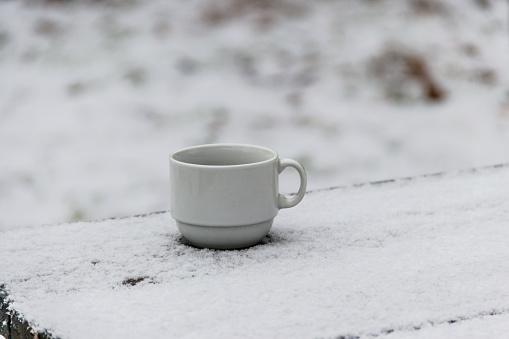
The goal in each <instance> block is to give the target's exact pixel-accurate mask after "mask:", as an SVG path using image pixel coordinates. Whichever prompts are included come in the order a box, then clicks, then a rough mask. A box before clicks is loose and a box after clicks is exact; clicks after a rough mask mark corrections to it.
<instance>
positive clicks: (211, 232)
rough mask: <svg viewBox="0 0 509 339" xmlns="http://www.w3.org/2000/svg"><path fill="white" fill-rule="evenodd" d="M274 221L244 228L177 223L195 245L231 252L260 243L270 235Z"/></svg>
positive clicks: (181, 231)
mask: <svg viewBox="0 0 509 339" xmlns="http://www.w3.org/2000/svg"><path fill="white" fill-rule="evenodd" d="M273 221H274V219H270V220H268V221H265V222H261V223H258V224H251V225H243V226H225V227H221V226H201V225H192V224H186V223H183V222H180V221H177V226H178V228H179V231H180V233H182V235H183V236H184V237H185V238H186V239H187V240H188V241H189V242H190V243H191V244H192V245H193V246H196V247H201V248H213V249H221V250H231V249H238V248H246V247H250V246H253V245H256V244H258V243H260V242H261V241H262V240H263V238H264V237H265V236H266V235H267V233H269V231H270V229H271V227H272V223H273Z"/></svg>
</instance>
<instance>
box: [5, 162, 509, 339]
mask: <svg viewBox="0 0 509 339" xmlns="http://www.w3.org/2000/svg"><path fill="white" fill-rule="evenodd" d="M0 257H1V258H2V259H1V260H0V285H1V288H0V291H1V292H0V302H1V305H2V306H1V312H0V317H1V318H0V333H1V334H2V335H3V336H4V337H6V338H9V339H10V338H36V337H37V338H41V337H42V338H49V337H50V336H53V337H61V338H73V339H79V338H90V337H92V338H140V337H146V338H170V337H175V338H182V337H209V338H210V337H212V338H228V337H253V338H259V337H292V338H293V337H297V338H310V337H344V338H349V337H352V338H353V337H372V336H380V335H386V336H389V337H390V338H399V337H412V338H414V337H415V338H417V337H422V338H425V337H440V336H442V337H451V336H452V337H454V336H459V335H461V336H464V337H482V336H484V335H486V334H487V335H492V336H494V337H497V336H502V335H507V332H508V331H509V325H508V324H509V166H507V165H499V166H493V167H488V168H481V169H472V170H465V171H457V172H448V173H440V174H434V175H428V176H420V177H414V178H403V179H395V180H388V181H384V182H378V183H369V184H362V185H353V186H344V187H334V188H328V189H323V190H316V191H312V192H308V194H307V195H306V197H305V198H304V200H303V202H302V203H301V204H300V205H298V206H297V207H295V208H293V209H289V210H283V211H280V214H279V215H278V217H277V218H276V221H275V224H274V226H273V229H272V231H271V233H270V236H269V237H268V238H267V239H265V241H264V242H263V243H262V244H260V245H257V246H254V247H252V248H249V249H244V250H234V251H214V250H207V249H196V248H193V247H190V246H188V245H186V244H184V243H183V241H182V240H181V239H180V236H179V234H178V231H177V229H176V227H175V223H174V221H173V220H172V219H171V217H170V215H169V213H166V212H159V213H151V214H146V215H141V216H136V217H130V218H120V219H110V220H102V221H95V222H81V223H72V224H61V225H45V226H34V227H27V228H19V229H12V230H8V231H4V232H2V233H0ZM25 320H26V321H25ZM27 321H28V322H27Z"/></svg>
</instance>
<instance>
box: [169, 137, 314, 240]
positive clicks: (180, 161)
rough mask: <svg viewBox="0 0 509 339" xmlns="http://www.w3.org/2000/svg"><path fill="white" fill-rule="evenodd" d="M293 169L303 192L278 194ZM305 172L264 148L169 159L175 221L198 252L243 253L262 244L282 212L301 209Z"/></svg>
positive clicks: (206, 148) (233, 147)
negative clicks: (200, 249)
mask: <svg viewBox="0 0 509 339" xmlns="http://www.w3.org/2000/svg"><path fill="white" fill-rule="evenodd" d="M287 167H293V168H295V169H296V170H297V172H298V173H299V176H300V187H299V190H298V192H297V194H295V195H294V196H292V197H287V196H284V195H282V194H280V193H279V180H278V176H279V174H280V173H281V172H282V171H283V170H284V169H285V168H287ZM306 183H307V179H306V172H305V171H304V168H303V167H302V165H301V164H299V163H298V162H296V161H295V160H291V159H280V158H279V156H278V154H277V153H276V152H275V151H273V150H271V149H269V148H266V147H261V146H254V145H244V144H209V145H201V146H193V147H188V148H184V149H181V150H179V151H176V152H175V153H173V154H171V155H170V192H171V215H172V217H173V218H174V219H175V220H176V223H177V226H178V229H179V230H180V233H181V234H182V235H183V236H184V238H185V239H187V240H188V241H189V242H190V243H191V244H192V245H194V246H196V247H205V248H215V249H235V248H245V247H249V246H253V245H255V244H258V243H259V242H260V241H262V239H263V238H264V237H265V236H266V235H267V234H268V232H269V231H270V229H271V227H272V224H273V221H274V217H275V216H276V215H277V213H278V211H279V210H280V209H282V208H289V207H293V206H295V205H297V204H298V203H299V202H300V201H301V200H302V198H303V197H304V194H305V192H306Z"/></svg>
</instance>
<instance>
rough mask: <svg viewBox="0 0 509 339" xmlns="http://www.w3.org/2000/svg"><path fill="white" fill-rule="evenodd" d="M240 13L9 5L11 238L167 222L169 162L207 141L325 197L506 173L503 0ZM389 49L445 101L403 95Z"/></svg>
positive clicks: (6, 160)
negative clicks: (255, 159)
mask: <svg viewBox="0 0 509 339" xmlns="http://www.w3.org/2000/svg"><path fill="white" fill-rule="evenodd" d="M234 2H235V1H234V0H228V1H221V2H217V1H206V0H194V1H186V2H181V1H164V0H153V1H128V2H120V1H114V0H107V1H104V2H98V3H96V2H93V1H75V2H74V1H73V2H70V3H69V4H66V3H64V4H62V3H59V2H56V3H53V4H48V3H46V2H45V1H39V2H36V3H34V2H30V1H3V2H1V3H0V207H1V213H0V229H4V230H7V229H11V228H17V227H24V226H28V225H40V224H51V223H59V222H69V221H78V220H93V219H100V218H107V217H113V216H124V215H134V214H138V213H146V212H148V211H158V210H167V209H168V206H169V201H168V200H169V197H168V195H169V194H168V155H169V154H170V153H171V152H173V151H175V150H177V149H179V148H182V147H185V146H190V145H194V144H201V143H210V142H241V143H253V144H260V145H264V146H268V147H270V148H273V149H275V150H277V151H278V152H279V153H280V155H281V156H282V157H289V158H295V159H296V160H299V161H301V162H302V163H303V164H304V166H305V167H306V168H307V171H308V174H309V186H310V188H312V189H313V188H320V187H329V186H334V185H341V184H350V183H355V182H365V181H372V180H379V179H387V178H393V177H399V176H408V175H416V174H422V173H428V172H434V171H439V170H447V169H458V168H468V167H473V166H481V165H488V164H495V163H504V162H507V161H509V148H508V147H507V145H508V144H509V97H508V93H507V86H506V84H507V83H508V80H509V62H508V60H507V56H508V55H509V48H508V46H509V45H508V43H507V31H508V26H507V2H506V1H502V0H492V1H488V3H489V4H491V5H490V6H489V8H487V9H482V8H480V6H479V5H477V4H476V3H477V2H476V1H459V2H450V3H447V4H444V5H442V7H440V6H438V8H431V9H429V10H422V9H421V10H418V9H416V8H414V7H415V5H412V4H415V3H418V2H416V1H413V2H410V1H404V0H399V1H390V0H382V1H353V0H345V1H339V2H335V1H315V2H313V4H310V3H309V2H304V1H286V0H278V1H276V3H277V5H276V6H275V7H274V9H273V11H270V10H269V11H267V10H263V8H261V9H260V8H258V7H256V1H246V2H245V3H247V4H248V5H246V6H248V7H247V9H246V8H244V9H242V7H237V9H235V7H234V6H231V5H229V4H231V3H234ZM424 2H426V1H424ZM249 4H251V6H252V7H249V6H250V5H249ZM239 8H240V9H239ZM391 50H397V51H405V52H408V53H410V54H416V55H419V56H420V57H422V58H424V60H426V62H427V65H428V67H429V69H430V72H431V74H432V77H433V78H434V79H435V80H436V81H437V82H438V83H439V84H440V86H442V87H443V88H445V89H446V90H447V93H448V94H447V98H446V99H445V100H444V101H442V102H440V103H430V102H428V101H426V100H423V99H422V96H421V94H420V90H419V88H418V86H417V87H416V83H414V82H412V81H404V82H403V88H399V90H402V92H403V93H400V94H398V95H400V96H399V97H393V98H392V99H391V98H390V97H388V96H387V94H386V91H387V90H388V89H390V88H389V87H390V86H388V85H387V83H385V82H384V81H383V79H381V78H380V77H378V76H376V75H374V74H373V72H372V71H371V69H372V68H373V64H374V63H375V61H376V60H378V59H379V58H380V57H381V56H383V55H385V54H384V53H386V52H387V51H391ZM396 66H397V65H396ZM490 72H491V73H490ZM407 80H408V79H407ZM396 87H397V86H396ZM294 179H295V180H294ZM296 186H297V179H296V178H295V177H293V178H292V176H291V175H290V174H287V173H285V175H284V176H282V188H281V190H282V191H283V192H294V191H295V190H296Z"/></svg>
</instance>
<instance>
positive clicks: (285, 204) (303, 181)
mask: <svg viewBox="0 0 509 339" xmlns="http://www.w3.org/2000/svg"><path fill="white" fill-rule="evenodd" d="M286 167H293V168H295V169H296V170H297V172H299V176H300V187H299V191H298V192H297V194H296V195H295V196H294V197H292V198H287V197H285V196H284V195H282V194H279V196H278V207H279V208H280V209H281V208H290V207H293V206H295V205H297V204H298V203H299V202H300V201H301V200H302V198H304V194H305V193H306V185H307V176H306V171H304V167H302V165H301V164H299V163H298V162H297V161H295V160H292V159H281V160H279V166H278V174H279V173H281V172H283V171H284V169H285V168H286Z"/></svg>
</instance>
